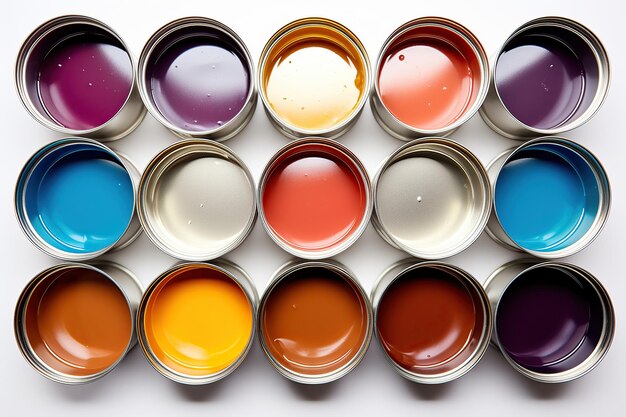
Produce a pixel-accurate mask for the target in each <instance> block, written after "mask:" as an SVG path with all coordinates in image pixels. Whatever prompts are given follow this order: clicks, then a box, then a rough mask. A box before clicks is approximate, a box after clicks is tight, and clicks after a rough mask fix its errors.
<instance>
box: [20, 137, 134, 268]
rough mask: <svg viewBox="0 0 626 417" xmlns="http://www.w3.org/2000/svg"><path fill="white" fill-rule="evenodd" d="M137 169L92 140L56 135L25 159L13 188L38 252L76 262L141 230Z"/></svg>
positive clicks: (128, 239) (128, 240)
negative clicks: (136, 206) (137, 200)
mask: <svg viewBox="0 0 626 417" xmlns="http://www.w3.org/2000/svg"><path fill="white" fill-rule="evenodd" d="M138 180H139V171H137V168H135V166H134V165H133V164H132V163H131V162H130V161H129V160H128V159H127V158H126V157H124V156H123V155H121V154H119V153H116V152H114V151H113V150H111V149H109V148H107V147H106V146H104V145H102V144H101V143H99V142H96V141H94V140H90V139H79V138H68V139H60V140H57V141H55V142H52V143H51V144H49V145H46V146H44V147H43V148H41V149H40V150H39V151H37V152H36V153H35V154H34V155H33V156H32V157H31V158H30V159H29V160H28V162H27V163H26V165H25V166H24V168H22V171H21V172H20V174H19V177H18V180H17V185H16V187H15V212H16V215H17V219H18V222H19V224H20V226H21V227H22V230H23V231H24V233H25V234H26V236H27V237H28V238H29V239H30V241H31V242H32V243H33V244H34V245H35V246H37V247H38V248H39V249H40V250H41V251H43V252H45V253H47V254H48V255H50V256H54V257H56V258H59V259H65V260H71V261H79V260H86V259H93V258H95V257H97V256H99V255H102V254H103V253H105V252H107V251H109V250H113V249H121V248H123V247H126V246H127V245H129V244H130V243H131V242H133V241H134V240H135V239H136V238H137V236H139V234H140V233H141V226H140V223H139V221H138V220H137V216H136V214H135V189H136V185H137V182H138Z"/></svg>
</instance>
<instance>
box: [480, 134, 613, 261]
mask: <svg viewBox="0 0 626 417" xmlns="http://www.w3.org/2000/svg"><path fill="white" fill-rule="evenodd" d="M487 170H488V172H489V177H490V179H491V181H492V183H493V187H494V200H493V210H492V212H491V217H490V219H489V222H488V223H487V232H488V234H489V235H490V236H491V237H492V238H493V239H494V240H495V241H496V242H498V243H501V244H503V245H504V246H507V247H509V248H513V249H516V250H519V251H524V252H527V253H529V254H531V255H534V256H538V257H540V258H560V257H564V256H569V255H572V254H574V253H576V252H578V251H580V250H582V249H583V248H585V247H586V246H587V245H589V244H590V243H591V242H592V241H593V240H594V239H595V238H596V237H597V236H598V234H599V233H600V231H601V230H602V228H603V227H604V224H605V223H606V219H607V218H608V214H609V209H610V206H611V189H610V186H609V180H608V178H607V174H606V172H605V171H604V168H602V165H601V164H600V162H599V161H598V160H597V159H596V158H595V156H593V155H592V154H591V152H589V151H588V150H587V149H585V148H584V147H582V146H581V145H578V144H576V143H574V142H572V141H569V140H567V139H563V138H558V137H544V138H537V139H533V140H530V141H528V142H526V143H525V144H523V145H522V146H520V147H518V148H516V149H509V150H507V151H505V152H504V153H503V154H501V155H500V156H498V157H496V158H495V159H494V160H493V161H492V162H491V163H490V164H489V166H488V167H487Z"/></svg>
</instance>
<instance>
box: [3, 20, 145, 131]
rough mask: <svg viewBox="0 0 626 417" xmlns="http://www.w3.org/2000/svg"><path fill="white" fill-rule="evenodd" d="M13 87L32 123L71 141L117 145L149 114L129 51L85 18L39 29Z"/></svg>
mask: <svg viewBox="0 0 626 417" xmlns="http://www.w3.org/2000/svg"><path fill="white" fill-rule="evenodd" d="M15 84H16V86H17V92H18V94H19V97H20V100H21V101H22V104H23V105H24V107H25V108H26V110H28V112H29V113H30V114H31V116H33V118H35V119H36V120H37V121H38V122H39V123H41V124H42V125H44V126H45V127H47V128H48V129H52V130H54V131H57V132H60V133H63V134H65V135H68V136H83V137H88V138H92V139H97V140H101V141H111V140H116V139H119V138H122V137H124V136H126V135H128V134H129V133H130V132H132V131H133V130H134V129H135V128H136V127H137V126H139V124H140V123H141V121H142V120H143V117H144V116H145V114H146V109H145V108H144V106H143V103H142V102H141V98H140V97H139V93H138V91H137V86H136V84H135V63H134V60H133V57H132V56H131V54H130V50H129V48H128V46H127V45H126V44H125V43H124V41H123V40H122V38H121V37H120V36H119V35H118V34H117V33H116V32H115V31H114V30H113V29H111V28H110V27H109V26H107V25H105V24H104V23H102V22H100V21H99V20H96V19H93V18H91V17H87V16H78V15H67V16H60V17H56V18H54V19H51V20H49V21H47V22H45V23H43V24H42V25H40V26H39V27H38V28H37V29H35V30H34V31H33V32H32V33H31V34H30V35H29V36H28V37H27V38H26V40H25V41H24V43H23V44H22V46H21V48H20V51H19V53H18V56H17V61H16V64H15Z"/></svg>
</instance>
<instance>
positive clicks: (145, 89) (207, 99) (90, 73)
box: [15, 16, 610, 140]
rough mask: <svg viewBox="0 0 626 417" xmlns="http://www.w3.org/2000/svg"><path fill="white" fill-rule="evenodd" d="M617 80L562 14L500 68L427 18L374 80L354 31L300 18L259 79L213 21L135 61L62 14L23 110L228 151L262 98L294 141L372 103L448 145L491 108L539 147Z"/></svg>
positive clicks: (412, 27) (176, 34) (77, 129)
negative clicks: (162, 129) (209, 142)
mask: <svg viewBox="0 0 626 417" xmlns="http://www.w3.org/2000/svg"><path fill="white" fill-rule="evenodd" d="M490 67H491V70H490ZM609 79H610V67H609V60H608V57H607V54H606V51H605V49H604V47H603V45H602V43H601V42H600V40H599V39H598V38H597V37H596V36H595V35H594V34H593V33H592V32H591V31H590V30H589V29H587V28H586V27H584V26H583V25H581V24H580V23H577V22H575V21H573V20H570V19H566V18H560V17H545V18H539V19H535V20H532V21H530V22H527V23H525V24H523V25H522V26H521V27H520V28H518V29H517V30H516V31H515V32H514V33H513V34H512V35H511V36H510V37H509V38H508V39H507V40H506V41H505V43H504V45H503V46H502V48H501V49H500V50H498V52H497V53H496V54H495V55H494V58H493V60H492V63H491V66H490V65H489V62H488V59H487V57H486V54H485V51H484V49H483V47H482V45H481V43H480V41H479V40H478V39H477V38H476V36H474V35H473V34H472V33H471V32H470V31H469V30H468V29H467V28H465V27H464V26H462V25H460V24H459V23H456V22H454V21H452V20H449V19H445V18H437V17H427V18H419V19H415V20H412V21H410V22H408V23H406V24H404V25H402V26H400V27H399V28H398V29H397V30H395V31H394V32H393V33H392V35H391V36H390V37H389V38H388V39H387V40H386V41H385V43H384V44H383V47H382V48H381V51H380V54H379V56H378V59H377V63H376V67H375V68H373V69H372V68H371V67H370V63H369V58H368V55H367V52H366V50H365V48H364V46H363V44H362V43H361V42H360V40H359V39H358V38H357V37H356V35H354V34H353V33H352V32H351V31H350V30H349V29H347V28H346V27H344V26H343V25H341V24H339V23H337V22H334V21H332V20H329V19H322V18H306V19H300V20H297V21H294V22H291V23H289V24H287V25H286V26H284V27H283V28H281V29H280V30H278V31H277V32H276V33H275V34H274V35H273V36H272V37H271V38H270V40H269V41H268V42H267V44H266V46H265V48H264V49H263V51H262V53H261V57H260V59H259V68H258V71H257V72H256V73H255V70H254V65H253V60H252V57H251V55H250V52H249V51H248V49H247V47H246V45H245V44H244V42H243V40H242V39H241V38H240V37H239V36H238V35H237V34H236V33H235V32H234V31H233V30H232V29H230V28H228V27H227V26H225V25H224V24H222V23H220V22H218V21H215V20H212V19H208V18H203V17H188V18H182V19H178V20H175V21H173V22H170V23H168V24H166V25H165V26H163V27H162V28H160V29H159V30H158V31H156V32H155V33H154V34H153V35H152V36H151V37H150V39H149V40H148V41H147V42H146V44H145V46H144V48H143V51H142V52H141V55H140V58H139V61H138V63H137V64H135V62H134V60H133V58H132V56H131V54H130V51H129V49H128V47H127V46H126V44H125V43H124V42H123V41H122V39H121V38H120V36H119V35H118V34H117V33H116V32H114V31H113V29H111V28H110V27H108V26H107V25H105V24H104V23H102V22H100V21H98V20H95V19H93V18H89V17H86V16H62V17H58V18H55V19H52V20H50V21H48V22H46V23H44V24H42V25H41V26H40V27H38V28H37V29H36V30H35V31H34V32H33V33H32V34H31V35H29V36H28V38H27V39H26V41H25V42H24V43H23V45H22V47H21V49H20V52H19V54H18V58H17V64H16V70H15V80H16V85H17V89H18V93H19V96H20V99H21V101H22V103H23V104H24V106H25V107H26V109H27V110H28V111H29V112H30V114H31V115H32V116H33V117H34V118H35V119H37V120H38V121H39V122H41V123H42V124H43V125H44V126H46V127H48V128H50V129H53V130H56V131H59V132H61V133H63V134H66V135H70V136H85V137H90V138H94V139H98V140H114V139H118V138H120V137H123V136H125V135H126V134H128V133H130V132H131V131H132V130H133V129H134V128H135V127H137V126H138V125H139V123H140V122H141V120H142V119H143V117H144V115H145V112H146V110H145V108H144V104H145V107H146V108H147V110H148V111H149V112H150V113H151V114H152V115H153V116H154V117H155V118H156V119H157V120H158V121H159V122H161V123H162V124H163V125H164V126H166V127H167V128H168V129H170V130H171V131H172V132H174V133H175V134H176V135H178V136H180V137H181V138H208V139H214V140H226V139H228V138H230V137H232V136H234V135H236V134H237V133H238V132H239V131H241V130H242V129H243V128H244V127H245V126H246V124H247V123H248V121H249V120H250V118H251V117H252V115H253V113H254V109H255V106H256V102H257V88H258V90H259V95H260V96H261V101H262V103H263V105H264V107H265V110H266V112H267V114H268V116H269V118H270V120H271V121H272V123H273V124H274V125H275V126H276V127H277V129H278V130H279V131H280V132H281V133H283V134H285V135H286V136H288V137H290V138H302V137H310V136H316V137H325V138H331V139H334V138H337V137H338V136H340V135H342V134H343V133H345V132H346V131H347V130H348V129H349V128H350V127H351V126H352V125H354V123H355V122H356V120H357V119H358V116H359V115H360V113H361V111H362V109H363V107H364V105H365V102H366V101H367V99H368V97H369V98H370V99H371V106H372V110H373V114H374V116H375V118H376V120H377V121H378V122H379V124H380V125H381V126H382V127H383V128H384V130H385V131H387V132H388V133H390V134H391V135H393V136H395V137H397V138H399V139H403V140H411V139H415V138H419V137H428V136H447V135H448V134H450V133H451V132H453V131H454V130H455V129H456V128H458V127H459V126H460V125H462V124H463V123H464V122H466V121H467V120H469V118H471V117H472V116H473V115H474V114H475V113H476V112H477V111H478V110H479V109H481V115H482V116H483V118H484V119H485V121H486V122H487V124H488V125H489V126H490V127H492V128H493V129H494V130H496V131H497V132H498V133H500V134H503V135H505V136H508V137H511V138H517V139H528V138H530V137H536V136H546V135H557V134H560V133H563V132H565V131H567V130H570V129H573V128H575V127H578V126H580V125H582V124H583V123H585V122H586V121H587V120H589V119H590V118H591V117H592V116H593V115H594V114H595V113H596V111H597V110H598V109H599V108H600V106H601V104H602V102H603V101H604V98H605V97H606V94H607V91H608V87H609ZM190 86H192V87H193V88H190ZM142 101H143V104H142Z"/></svg>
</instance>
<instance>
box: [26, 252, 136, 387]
mask: <svg viewBox="0 0 626 417" xmlns="http://www.w3.org/2000/svg"><path fill="white" fill-rule="evenodd" d="M141 294H142V288H141V284H140V282H139V281H138V280H137V278H136V277H135V276H134V275H133V274H132V273H131V272H130V271H129V270H127V269H126V268H124V267H122V266H120V265H117V264H115V263H112V262H109V261H98V262H93V263H90V264H75V263H66V264H59V265H55V266H53V267H50V268H48V269H46V270H45V271H43V272H41V273H39V274H37V276H35V278H33V279H32V280H31V281H30V282H29V283H28V284H27V285H26V287H25V288H24V290H23V291H22V293H21V295H20V297H19V300H18V302H17V306H16V308H15V317H14V330H15V338H16V340H17V344H18V347H19V349H20V352H21V353H22V355H23V356H24V358H25V359H26V361H27V362H28V363H29V364H30V365H31V366H32V367H33V368H34V369H35V370H36V371H37V372H39V373H40V374H41V375H43V376H45V377H46V378H48V379H50V380H52V381H55V382H60V383H64V384H84V383H87V382H92V381H95V380H96V379H98V378H101V377H103V376H104V375H106V374H107V373H109V372H111V371H112V370H113V368H115V366H117V364H118V363H119V362H121V361H122V359H123V358H124V356H126V354H127V353H128V352H129V351H130V350H131V349H132V348H133V346H134V345H135V343H136V342H137V339H136V337H135V316H136V314H137V306H138V305H139V300H140V299H141ZM104 311H106V314H103V312H104Z"/></svg>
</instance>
